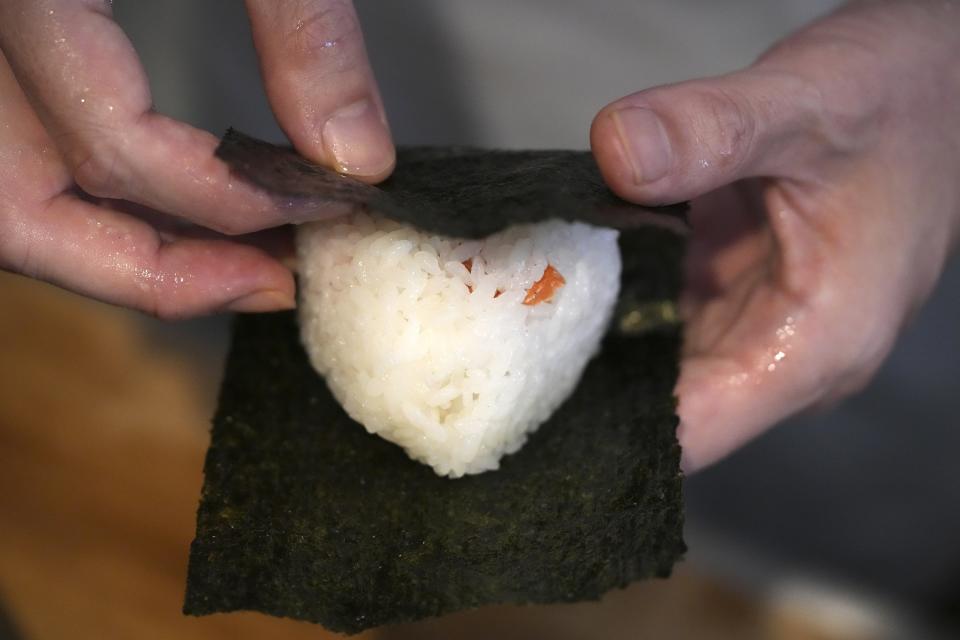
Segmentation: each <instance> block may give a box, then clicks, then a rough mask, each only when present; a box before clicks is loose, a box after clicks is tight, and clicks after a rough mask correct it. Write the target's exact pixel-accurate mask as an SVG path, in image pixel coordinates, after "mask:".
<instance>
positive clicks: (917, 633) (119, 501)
mask: <svg viewBox="0 0 960 640" xmlns="http://www.w3.org/2000/svg"><path fill="white" fill-rule="evenodd" d="M836 4H838V3H836V2H833V1H831V0H793V1H790V0H728V1H726V2H723V3H714V2H707V1H705V0H700V1H695V0H682V1H679V0H672V1H670V2H667V1H666V0H664V1H660V2H636V1H628V0H604V1H603V2H592V1H589V0H485V2H476V1H471V0H405V1H404V2H402V3H401V2H389V3H388V2H373V1H372V0H370V1H365V0H358V8H359V10H360V14H361V20H362V22H363V26H364V31H365V34H366V39H367V45H368V49H369V51H370V55H371V57H372V61H373V65H374V68H375V70H376V72H377V76H378V79H379V81H380V86H381V89H382V91H383V94H384V99H385V102H386V106H387V110H388V113H389V115H390V118H391V125H392V128H393V131H394V134H395V137H396V139H397V141H398V142H399V143H418V144H448V143H465V144H478V145H483V146H499V147H557V148H559V147H566V148H587V146H588V138H587V134H588V130H589V124H590V121H591V119H592V117H593V115H594V113H596V111H597V110H598V109H599V108H600V107H602V106H603V105H604V104H606V103H607V102H609V101H610V100H612V99H614V98H616V97H619V96H621V95H624V94H626V93H629V92H632V91H634V90H637V89H640V88H645V87H648V86H651V85H655V84H660V83H665V82H672V81H677V80H683V79H687V78H692V77H697V76H702V75H709V74H716V73H722V72H725V71H729V70H732V69H735V68H737V67H740V66H743V65H745V64H748V63H750V62H751V61H752V60H753V59H754V58H755V57H756V56H757V55H758V54H759V53H761V52H762V51H763V50H764V49H765V48H766V47H767V46H769V45H770V44H771V43H772V42H774V41H775V40H777V39H778V38H780V37H782V36H783V35H785V34H786V33H788V32H789V31H791V30H793V29H795V28H797V27H798V26H800V25H801V24H803V23H804V22H806V21H808V20H810V19H812V18H813V17H815V16H817V15H820V14H822V13H823V12H825V11H827V10H829V9H830V8H831V7H832V6H834V5H836ZM114 11H115V14H116V17H117V20H118V21H119V22H120V23H121V24H122V25H123V26H124V27H125V28H126V29H127V31H128V33H129V35H130V37H131V39H132V40H133V42H134V44H135V46H136V47H137V49H138V51H139V52H140V54H141V56H142V58H143V62H144V65H145V67H146V69H147V72H148V75H149V76H150V79H151V85H152V87H153V90H154V98H155V103H156V105H157V108H158V110H159V111H161V112H163V113H166V114H168V115H171V116H174V117H177V118H180V119H183V120H185V121H187V122H190V123H192V124H194V125H196V126H199V127H202V128H205V129H207V130H210V131H213V132H215V133H220V132H222V131H223V130H225V129H226V127H227V126H235V127H237V128H239V129H241V130H243V131H246V132H248V133H251V134H254V135H257V136H260V137H263V138H267V139H270V140H275V141H279V140H282V139H283V138H282V134H281V133H280V131H279V129H278V128H277V126H276V125H275V123H274V121H273V118H272V115H271V113H270V110H269V107H268V105H267V102H266V100H265V98H264V95H263V92H262V89H261V87H260V83H259V76H258V72H257V63H256V57H255V55H254V52H253V49H252V46H251V44H250V38H249V28H248V25H247V23H246V18H245V15H244V13H243V8H242V3H240V2H236V1H235V0H205V1H204V2H202V3H200V2H191V1H190V0H176V1H171V0H168V1H166V2H163V3H146V2H124V1H122V0H118V1H117V2H115V3H114ZM958 327H960V264H958V263H957V261H954V263H953V264H952V265H950V266H948V269H947V271H946V273H945V274H944V277H943V279H942V280H941V282H940V285H939V287H938V289H937V290H936V291H935V292H934V295H933V297H932V298H931V300H930V302H929V303H928V305H927V306H926V307H925V309H924V310H923V312H922V313H921V314H920V316H919V317H918V318H917V319H916V321H915V322H914V323H913V324H912V326H911V327H910V328H909V330H908V331H907V332H906V334H905V335H904V336H903V338H902V340H901V341H900V343H899V345H898V347H897V349H896V351H895V352H894V353H893V355H892V356H891V358H890V360H889V361H888V362H887V364H886V366H885V367H884V368H883V370H882V371H881V372H880V374H879V375H878V376H877V378H876V379H875V380H874V382H873V383H872V385H871V386H870V387H869V388H868V389H867V390H866V391H865V392H863V393H861V394H860V395H859V396H857V397H855V398H853V399H851V400H848V401H847V402H845V403H844V404H842V405H840V406H838V407H836V408H834V409H832V410H831V411H829V412H826V413H821V414H818V415H811V416H803V417H800V418H796V419H794V420H791V421H789V422H788V423H786V424H784V425H782V426H780V427H778V428H777V429H775V430H773V431H771V432H769V433H768V434H767V435H765V436H763V437H762V438H760V439H759V440H757V441H756V442H754V443H752V444H751V445H749V446H748V447H746V448H745V449H743V450H742V451H740V452H738V453H737V454H735V455H733V456H732V457H730V458H729V459H727V460H725V461H724V462H722V463H720V464H718V465H716V466H715V467H713V468H711V469H709V470H707V471H705V472H702V473H700V474H698V475H696V476H695V477H692V478H690V479H688V480H687V482H686V485H685V487H686V500H687V520H688V526H687V541H688V544H689V546H690V552H689V554H688V559H687V560H686V561H685V562H684V563H683V564H682V565H680V566H679V568H678V570H677V574H676V575H675V577H673V578H671V579H670V580H667V581H656V582H650V583H644V584H640V585H636V586H634V587H631V588H630V589H627V590H625V591H622V592H617V593H613V594H611V595H610V596H608V597H607V598H606V599H605V600H604V601H603V602H601V603H599V604H595V603H591V604H582V605H569V606H563V607H491V608H486V609H481V610H478V611H475V612H470V613H466V614H459V615H456V616H451V617H449V618H445V619H443V620H440V621H431V622H427V623H423V624H418V625H409V626H404V627H398V628H394V629H386V630H378V631H374V632H371V633H370V634H369V636H368V637H377V638H446V637H468V638H472V637H476V638H480V637H484V638H486V637H490V636H491V635H497V636H499V637H501V638H530V637H546V638H596V637H603V638H633V637H646V636H653V637H663V636H666V637H689V638H702V637H707V638H768V637H769V638H884V637H891V638H899V637H904V638H908V637H909V638H925V637H929V638H937V637H957V636H954V635H952V634H954V633H958V632H960V472H958V466H957V464H956V460H957V452H958V451H960V429H957V426H958V425H957V422H958V420H957V418H956V415H957V409H958V407H960V401H958V399H957V393H958V391H960V357H958V356H960V332H958ZM228 328H229V318H228V317H216V318H207V319H201V320H195V321H187V322H178V323H161V322H158V321H154V320H151V319H149V318H145V317H143V316H141V315H139V314H136V313H132V312H128V311H124V310H120V309H115V308H112V307H108V306H106V305H102V304H99V303H96V302H91V301H88V300H83V299H81V298H79V297H77V296H73V295H71V294H68V293H65V292H62V291H59V290H57V289H54V288H52V287H50V286H47V285H43V284H40V283H36V282H32V281H28V280H26V279H23V278H20V277H17V276H11V275H9V274H0V346H2V349H3V352H4V354H5V366H4V367H3V368H2V369H0V487H2V491H0V638H8V637H9V638H15V637H23V638H67V637H69V638H94V637H96V638H102V637H137V638H153V637H156V638H168V637H178V638H243V637H263V636H269V637H276V638H299V637H308V636H309V637H311V638H318V637H325V636H324V632H323V631H322V630H321V629H319V628H318V627H315V626H313V625H308V624H303V623H296V622H292V621H289V620H279V619H272V618H269V617H266V616H261V615H259V614H230V615H219V616H212V617H209V618H204V619H193V618H185V617H183V616H182V615H181V614H180V606H181V604H182V597H183V588H184V583H185V582H184V581H185V571H186V560H187V551H188V545H189V542H190V540H191V539H192V534H193V526H194V513H195V509H196V505H197V501H198V498H199V490H200V486H201V482H202V463H203V456H204V453H205V449H206V445H207V442H208V428H209V418H210V416H211V415H212V411H213V408H214V405H215V401H216V392H217V387H218V384H219V378H220V372H221V367H222V364H223V358H224V355H225V352H226V348H227V343H228V338H229V330H228Z"/></svg>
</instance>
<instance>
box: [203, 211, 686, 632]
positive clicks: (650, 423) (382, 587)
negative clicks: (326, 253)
mask: <svg viewBox="0 0 960 640" xmlns="http://www.w3.org/2000/svg"><path fill="white" fill-rule="evenodd" d="M620 242H621V249H622V251H623V261H624V269H623V287H622V292H621V304H620V306H619V307H618V314H623V313H626V312H629V310H630V309H634V308H637V307H640V308H642V307H644V305H651V304H653V305H656V304H661V303H663V304H669V303H672V302H673V301H675V300H676V298H677V295H678V293H679V290H680V283H681V272H680V265H681V258H682V254H683V248H684V243H685V240H684V237H683V236H682V235H678V234H676V233H674V232H672V231H669V230H666V229H663V228H660V227H654V226H646V227H642V228H640V229H635V230H632V231H629V232H622V233H621V241H620ZM613 326H614V327H617V326H619V324H618V322H617V320H616V319H615V321H614V323H613ZM679 348H680V327H679V326H677V325H676V324H670V323H668V324H665V325H662V326H660V327H655V328H653V329H652V330H651V329H649V327H648V328H647V330H645V331H643V332H641V333H630V332H618V331H611V332H610V333H609V334H608V336H607V337H606V339H605V341H604V343H603V347H602V349H601V352H600V353H599V355H598V356H597V357H596V358H594V360H593V361H591V363H590V364H589V365H588V367H587V370H586V372H585V374H584V376H583V379H582V380H581V382H580V384H579V385H578V387H577V389H576V390H575V392H574V393H573V395H572V396H571V397H570V398H569V399H568V400H567V401H566V402H565V403H564V404H563V405H562V406H561V407H560V409H558V410H557V411H556V412H555V414H554V415H553V416H552V417H551V418H550V419H549V420H548V421H547V422H546V423H544V424H543V425H542V426H541V427H540V429H539V430H538V431H537V432H536V433H535V434H533V435H532V436H531V437H530V439H529V440H528V442H527V444H526V445H525V446H524V447H523V448H522V449H521V450H520V451H519V452H517V453H515V454H512V455H509V456H506V457H505V458H503V459H502V460H501V467H500V469H499V470H497V471H491V472H486V473H483V474H479V475H473V476H466V477H462V478H458V479H449V478H445V477H440V476H437V475H436V474H435V473H434V472H433V471H432V470H431V469H430V468H429V467H428V466H426V465H423V464H420V463H418V462H415V461H412V460H410V458H408V457H407V455H406V454H405V453H404V452H403V450H402V449H401V448H400V447H398V446H396V445H394V444H392V443H390V442H387V441H386V440H383V439H381V438H379V437H377V436H373V435H370V434H368V433H367V432H366V431H365V430H364V428H363V427H362V426H361V425H359V424H357V423H356V422H354V421H353V420H351V419H350V418H349V417H348V416H347V415H346V413H345V412H344V411H343V409H342V408H341V407H340V405H339V404H338V403H337V402H336V400H335V399H334V398H333V397H332V395H331V394H330V392H329V390H328V389H327V386H326V383H325V382H324V381H323V379H322V378H321V377H320V376H318V375H317V374H316V372H315V371H314V370H313V369H312V367H311V366H310V364H309V361H308V359H307V356H306V354H305V352H304V349H303V347H302V346H301V344H300V341H299V335H298V329H297V325H296V318H295V315H294V314H293V313H292V312H288V313H281V314H268V315H258V316H241V317H238V318H237V319H236V320H235V325H234V335H233V342H232V346H231V350H230V355H229V357H228V360H227V367H226V373H225V377H224V381H223V386H222V388H221V395H220V402H219V407H218V410H217V413H216V415H215V417H214V423H213V433H212V442H211V446H210V449H209V452H208V454H207V460H206V464H205V467H204V472H205V482H204V487H203V494H202V498H201V503H200V508H199V511H198V519H197V535H196V539H195V540H194V542H193V545H192V547H191V553H190V565H189V573H188V580H187V593H186V602H185V605H184V612H185V613H187V614H191V615H204V614H210V613H215V612H227V611H237V610H256V611H261V612H265V613H268V614H272V615H279V616H289V617H292V618H298V619H303V620H310V621H313V622H318V623H320V624H322V625H323V626H325V627H327V628H328V629H331V630H334V631H341V632H346V633H355V632H359V631H362V630H364V629H367V628H370V627H374V626H378V625H382V624H389V623H396V622H407V621H413V620H418V619H421V618H424V617H428V616H437V615H442V614H444V613H449V612H453V611H457V610H461V609H465V608H471V607H477V606H481V605H484V604H491V603H549V602H574V601H580V600H589V599H597V598H599V597H600V596H602V595H603V593H604V592H606V591H608V590H610V589H612V588H616V587H623V586H626V585H627V584H628V583H630V582H632V581H634V580H638V579H641V578H646V577H652V576H667V575H669V574H670V571H671V568H672V567H673V564H674V563H675V562H676V561H677V560H678V559H679V558H680V557H681V556H682V554H683V552H684V551H685V546H684V542H683V538H682V526H683V509H682V495H681V483H682V476H681V473H680V470H679V460H680V448H679V445H678V443H677V440H676V436H675V429H676V425H677V417H676V412H675V404H676V403H675V399H674V397H673V386H674V384H675V382H676V378H677V374H678V359H679Z"/></svg>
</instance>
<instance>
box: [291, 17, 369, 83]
mask: <svg viewBox="0 0 960 640" xmlns="http://www.w3.org/2000/svg"><path fill="white" fill-rule="evenodd" d="M292 23H293V25H292V27H291V28H290V29H289V31H288V33H287V37H286V38H284V42H285V45H286V48H287V51H286V52H285V53H286V54H287V55H289V56H290V57H292V59H293V60H295V61H300V62H302V63H309V64H310V65H317V64H320V65H321V66H322V67H323V68H325V69H327V70H330V71H343V70H347V69H350V68H353V67H354V66H356V64H357V58H358V56H357V55H356V54H357V52H358V48H359V47H358V45H359V43H360V42H362V36H361V32H360V22H359V21H358V19H357V15H356V12H355V11H354V9H353V6H352V5H351V3H350V2H346V1H339V2H329V3H321V6H319V7H316V8H312V9H310V10H307V11H305V12H303V15H300V16H298V17H296V18H295V19H293V20H292Z"/></svg>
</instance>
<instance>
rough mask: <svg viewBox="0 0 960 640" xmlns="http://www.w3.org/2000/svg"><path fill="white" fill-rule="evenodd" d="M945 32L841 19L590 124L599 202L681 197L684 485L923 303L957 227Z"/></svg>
mask: <svg viewBox="0 0 960 640" xmlns="http://www.w3.org/2000/svg"><path fill="white" fill-rule="evenodd" d="M958 30H960V4H958V3H955V2H940V3H933V2H919V1H914V2H906V1H887V2H871V3H866V2H863V3H853V4H851V5H850V6H848V7H845V8H843V9H841V10H839V11H838V12H836V13H835V14H833V15H831V16H828V17H826V18H824V19H822V20H820V21H818V22H816V23H814V24H813V25H811V26H810V27H808V28H806V29H804V30H803V31H801V32H799V33H797V34H795V35H793V36H791V37H789V38H787V39H786V40H784V41H782V42H780V43H779V44H777V45H776V46H774V47H773V48H772V49H771V50H770V51H768V52H767V53H766V54H764V55H763V56H761V58H760V59H759V60H758V61H757V62H756V63H755V64H753V65H752V66H750V67H749V68H747V69H745V70H743V71H740V72H736V73H732V74H728V75H724V76H721V77H718V78H710V79H703V80H695V81H691V82H684V83H680V84H676V85H670V86H665V87H658V88H654V89H650V90H647V91H642V92H639V93H635V94H632V95H630V96H627V97H625V98H622V99H620V100H618V101H616V102H614V103H612V104H611V105H609V106H607V107H605V108H604V109H603V110H602V111H601V112H600V113H599V115H598V116H597V118H596V119H595V121H594V123H593V129H592V136H591V137H592V144H593V149H594V153H595V155H596V157H597V160H598V163H599V165H600V168H601V171H602V172H603V174H604V177H605V179H606V180H607V182H608V183H609V184H610V185H611V187H612V188H613V189H614V191H616V192H617V193H618V194H620V195H621V196H623V197H624V198H626V199H628V200H632V201H635V202H639V203H644V204H656V203H660V202H672V201H676V200H681V199H688V198H689V199H694V200H693V208H692V211H691V223H692V226H693V230H694V233H693V237H692V240H691V244H690V247H689V252H688V264H687V281H688V287H687V292H686V294H685V300H684V301H683V305H682V306H683V311H684V314H685V316H686V318H685V319H686V323H687V333H686V339H685V342H686V344H685V358H684V361H683V365H682V374H681V377H680V381H679V383H678V387H677V389H678V395H679V397H680V408H679V414H680V417H681V426H680V430H679V438H680V442H681V445H682V446H683V450H684V456H685V464H686V466H687V467H688V469H693V468H698V467H702V466H704V465H707V464H709V463H711V462H713V461H715V460H717V459H718V458H720V457H722V456H723V455H725V454H727V453H728V452H729V451H731V450H732V449H734V448H735V447H737V446H738V445H740V444H742V443H743V442H745V441H746V440H748V439H749V438H751V437H753V436H755V435H757V434H758V433H760V432H762V431H763V430H765V429H766V428H768V427H769V426H770V425H771V424H773V423H775V422H776V421H778V420H780V419H782V418H785V417H787V416H789V415H790V414H793V413H795V412H797V411H800V410H802V409H804V408H807V407H811V406H815V405H820V404H823V403H829V402H832V401H835V400H836V399H838V398H840V397H843V396H845V395H847V394H850V393H852V392H854V391H856V390H857V389H859V388H861V387H862V386H864V385H865V384H866V382H867V381H868V380H869V379H870V377H871V376H872V375H873V373H874V372H875V371H876V370H877V369H878V367H879V366H880V364H881V363H882V361H883V360H884V358H885V357H886V355H887V353H888V352H889V351H890V349H891V347H892V345H893V343H894V340H895V339H896V337H897V334H898V333H899V332H900V330H901V328H902V327H903V325H904V324H905V322H906V321H907V319H908V318H909V317H910V315H911V314H912V313H913V312H914V311H916V309H917V308H918V307H919V306H920V305H921V303H922V302H923V301H924V300H925V299H926V297H927V295H928V294H929V292H930V290H931V289H932V288H933V286H934V284H935V282H936V280H937V277H938V275H939V274H940V272H941V270H942V268H943V265H944V262H945V261H946V259H947V257H948V255H949V253H950V251H951V249H952V248H953V247H955V246H956V244H957V237H958V231H960V188H958V187H960V185H958V183H957V180H956V176H957V174H958V172H960V111H958V110H957V108H956V105H957V104H958V102H960V75H958V74H957V65H956V61H957V60H958V59H960V39H958V38H957V33H958ZM705 194H706V195H705Z"/></svg>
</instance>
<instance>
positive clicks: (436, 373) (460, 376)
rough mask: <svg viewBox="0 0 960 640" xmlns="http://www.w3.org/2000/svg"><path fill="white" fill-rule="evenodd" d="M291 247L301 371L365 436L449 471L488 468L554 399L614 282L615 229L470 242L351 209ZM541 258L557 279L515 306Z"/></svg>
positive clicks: (599, 326)
mask: <svg viewBox="0 0 960 640" xmlns="http://www.w3.org/2000/svg"><path fill="white" fill-rule="evenodd" d="M297 245H298V257H299V269H300V277H301V281H300V284H301V287H300V326H301V333H302V338H303V343H304V345H305V346H306V349H307V352H308V353H309V355H310V359H311V361H312V363H313V365H314V367H316V369H317V370H318V371H319V372H320V373H321V374H322V375H323V376H324V377H325V378H326V380H327V384H328V385H329V387H330V390H331V391H332V392H333V395H334V396H335V397H336V398H337V400H338V401H339V402H340V403H341V404H342V405H343V407H344V409H345V410H346V411H347V413H348V414H350V416H351V417H352V418H353V419H354V420H356V421H357V422H359V423H361V424H363V425H364V426H365V427H366V429H367V430H368V431H369V432H371V433H375V434H378V435H380V436H382V437H383V438H386V439H387V440H390V441H391V442H394V443H396V444H398V445H400V446H401V447H403V448H404V449H405V450H406V451H407V453H408V454H409V455H410V456H411V457H412V458H414V459H416V460H419V461H421V462H424V463H426V464H428V465H430V466H431V467H433V469H434V470H435V471H436V472H437V473H438V474H441V475H447V476H452V477H458V476H461V475H463V474H465V473H480V472H482V471H487V470H490V469H496V468H497V466H498V464H499V460H500V458H501V457H502V456H503V455H505V454H508V453H513V452H514V451H517V450H518V449H519V448H520V447H521V446H522V445H523V443H524V442H525V440H526V438H527V434H529V433H531V432H532V431H534V430H535V429H536V428H537V427H538V426H540V424H542V423H543V422H544V421H545V420H546V419H547V418H548V417H549V416H550V415H551V414H552V413H553V411H554V410H555V409H556V408H557V407H558V406H559V405H560V403H562V402H563V401H564V400H565V399H566V398H567V396H568V395H569V394H570V393H571V392H572V391H573V388H574V387H575V385H576V383H577V381H578V380H579V378H580V375H581V373H582V372H583V369H584V367H585V366H586V363H587V361H588V360H589V359H590V358H591V357H592V356H593V355H594V354H595V353H596V351H597V348H598V345H599V343H600V340H601V338H602V337H603V333H604V331H605V329H606V327H607V324H608V322H609V320H610V315H611V313H612V310H613V307H614V304H615V302H616V299H617V294H618V290H619V287H620V253H619V249H618V247H617V232H616V231H614V230H611V229H601V228H597V227H592V226H590V225H586V224H582V223H569V222H561V221H557V220H551V221H548V222H543V223H539V224H536V225H519V226H516V227H512V228H510V229H507V230H505V231H503V232H501V233H498V234H495V235H493V236H490V237H488V238H486V239H484V240H482V241H472V240H460V239H454V238H447V237H442V236H436V235H431V234H428V233H423V232H420V231H418V230H416V229H413V228H410V227H405V226H402V225H400V224H398V223H395V222H392V221H389V220H385V219H378V218H372V217H370V216H368V215H366V214H354V215H352V216H349V217H347V218H341V219H337V220H333V221H325V222H316V223H310V224H306V225H303V226H301V227H300V229H299V231H298V239H297ZM464 262H466V263H467V264H468V265H470V269H469V270H468V269H467V266H465V265H464ZM548 264H549V265H552V266H553V267H554V268H555V269H556V270H557V271H558V272H559V273H560V275H561V276H562V277H563V278H564V279H565V281H566V282H565V284H564V285H563V286H562V287H560V288H559V289H558V290H557V291H556V292H555V294H554V295H553V297H552V298H550V299H549V300H548V301H544V302H540V303H539V304H535V305H527V304H523V302H524V299H525V297H526V295H527V290H528V289H530V287H531V286H532V285H533V284H534V283H535V282H537V281H538V280H540V279H541V277H542V276H543V275H544V271H545V270H546V268H547V265H548Z"/></svg>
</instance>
